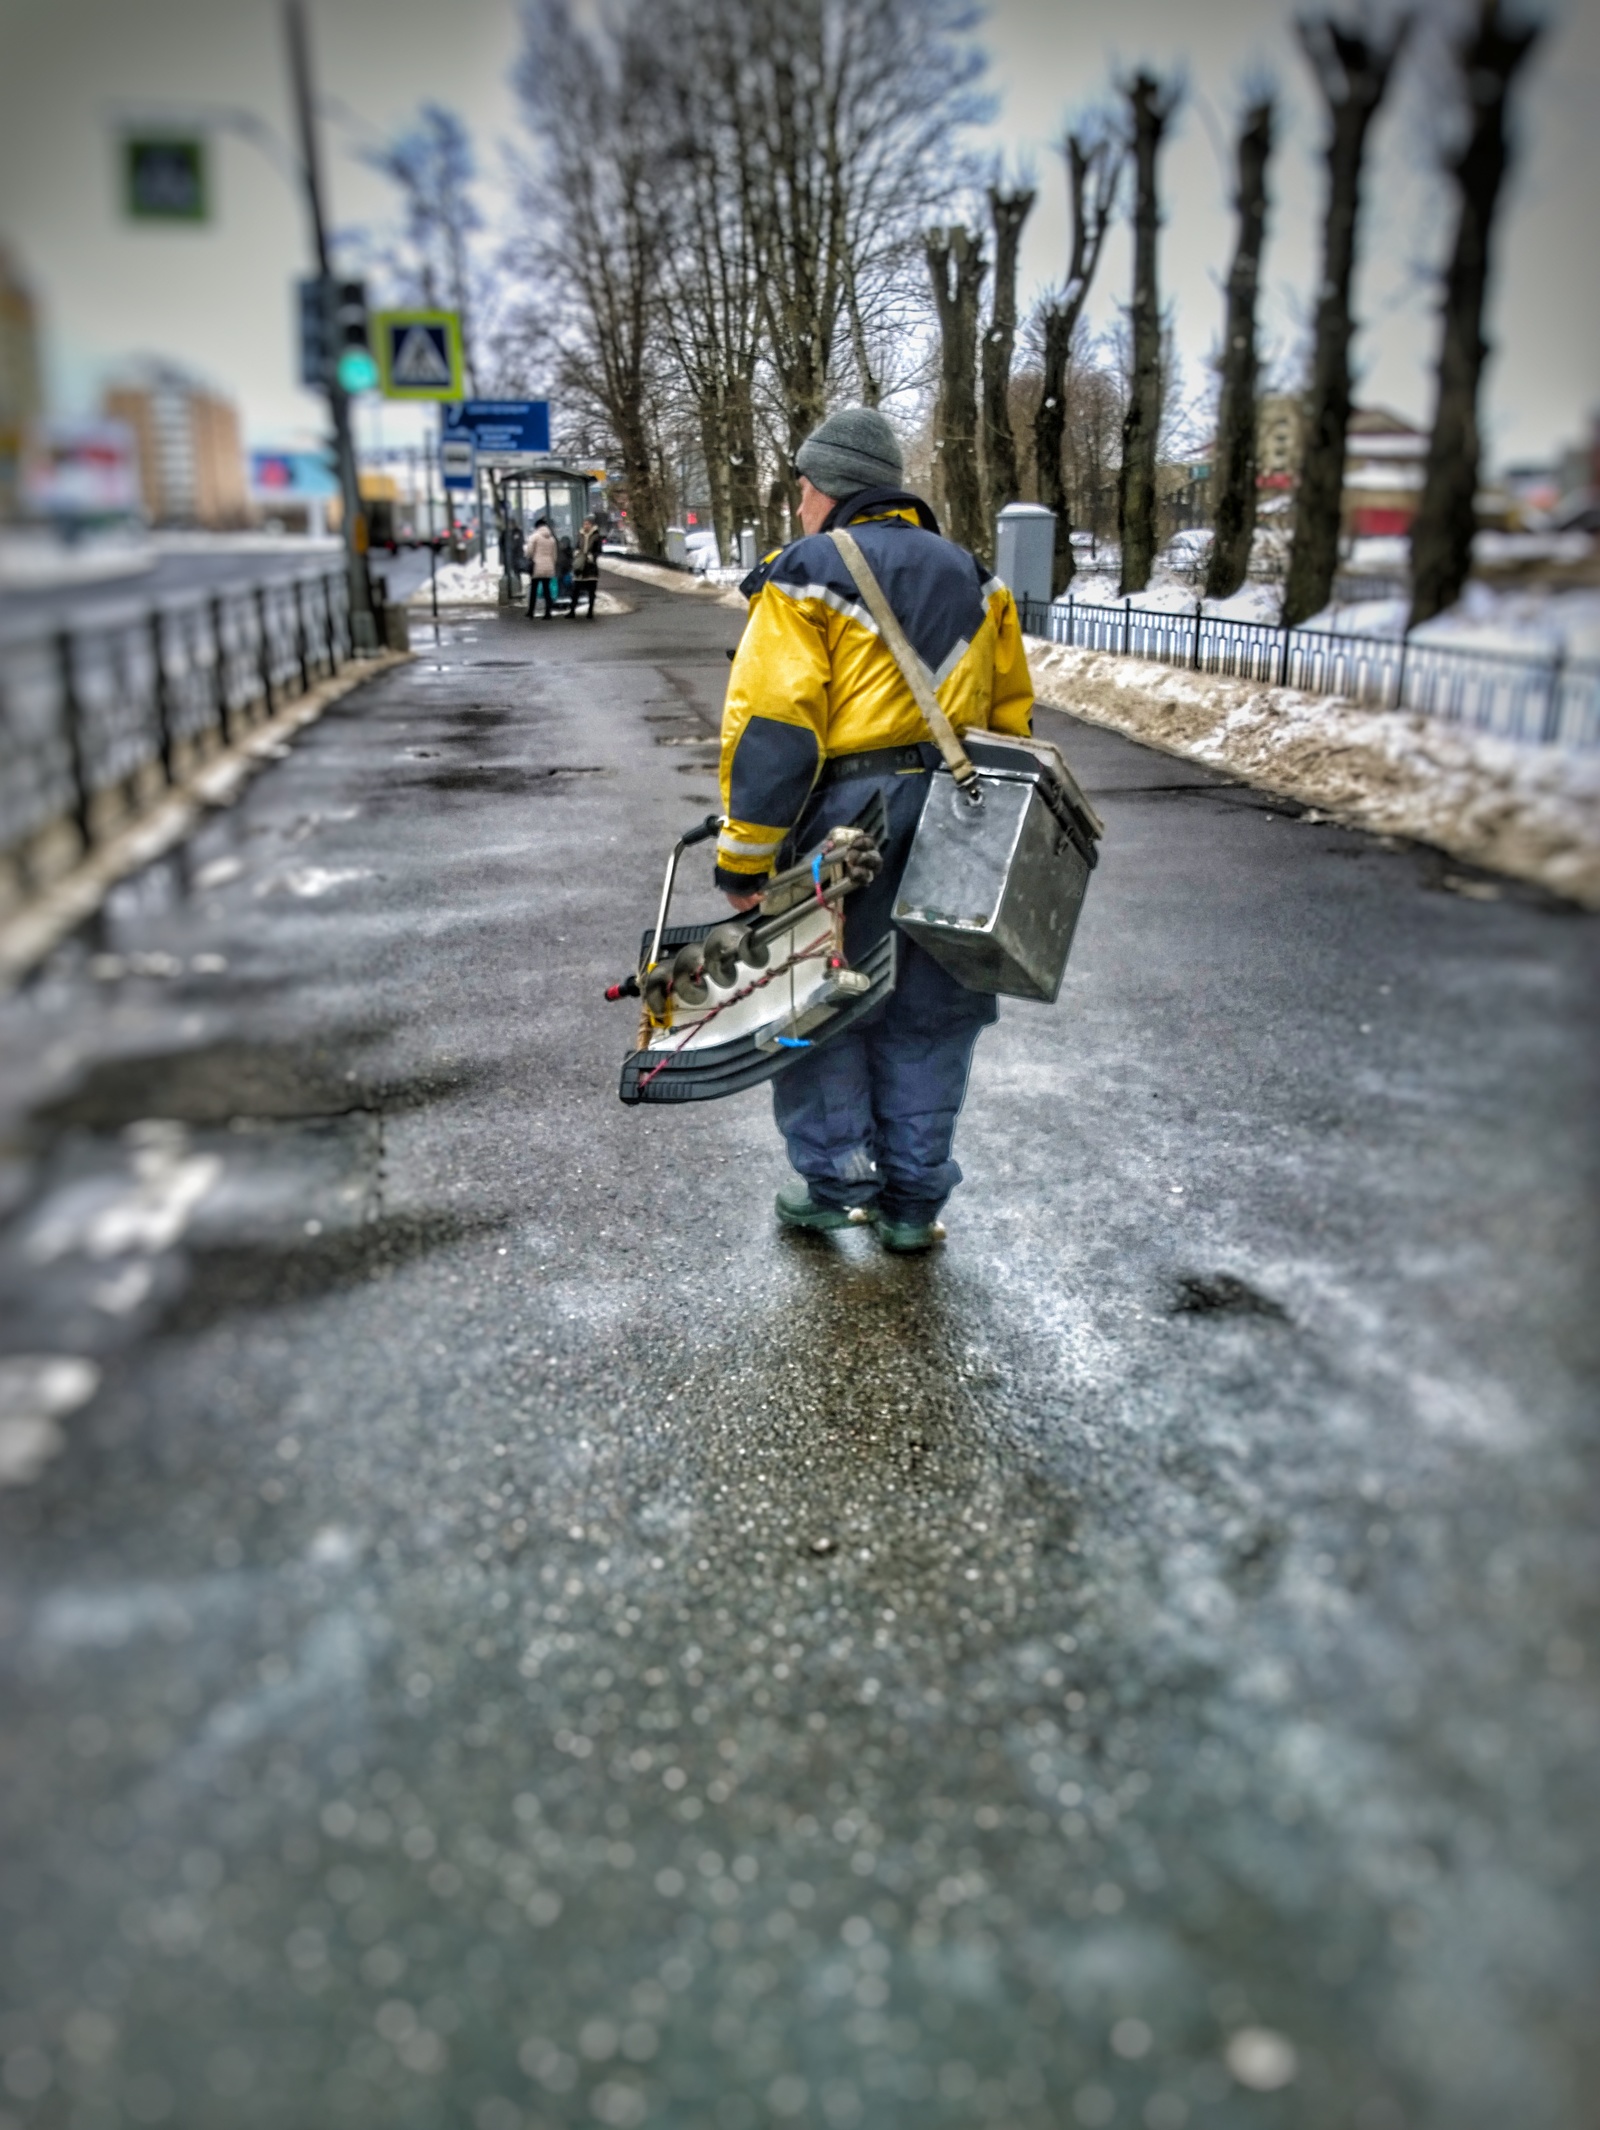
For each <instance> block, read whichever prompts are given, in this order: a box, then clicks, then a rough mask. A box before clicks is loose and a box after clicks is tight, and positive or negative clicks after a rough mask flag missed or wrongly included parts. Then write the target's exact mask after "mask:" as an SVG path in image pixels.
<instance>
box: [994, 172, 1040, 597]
mask: <svg viewBox="0 0 1600 2130" xmlns="http://www.w3.org/2000/svg"><path fill="white" fill-rule="evenodd" d="M1037 197H1038V195H1037V194H1036V193H1035V192H1034V191H1033V189H1032V188H1031V187H1028V188H1026V189H1024V188H1023V187H1020V186H1019V187H1018V188H1017V190H1016V191H1014V192H1006V191H1003V190H1002V189H1001V187H1000V186H999V185H998V184H995V185H991V186H990V187H989V219H990V221H991V223H992V224H993V226H994V287H993V290H992V292H991V295H990V299H989V330H988V331H987V332H986V333H985V334H984V336H983V357H982V364H981V367H982V372H983V477H984V527H985V533H986V535H987V542H988V543H992V542H993V540H994V521H995V519H996V518H997V517H999V515H1000V513H1001V511H1002V510H1004V508H1005V507H1006V505H1007V504H1008V503H1012V502H1015V500H1016V498H1017V496H1018V495H1019V494H1020V493H1021V489H1020V486H1019V484H1018V477H1017V438H1016V432H1015V430H1014V429H1013V428H1012V426H1011V403H1010V394H1011V363H1012V358H1013V355H1014V353H1015V350H1016V344H1017V251H1018V248H1019V246H1020V245H1021V242H1022V229H1023V224H1024V223H1025V222H1026V221H1027V219H1028V216H1029V215H1030V214H1031V213H1032V211H1033V203H1034V200H1035V199H1036V198H1037ZM983 552H984V553H985V554H986V555H992V553H993V547H992V544H986V545H985V547H984V550H983Z"/></svg>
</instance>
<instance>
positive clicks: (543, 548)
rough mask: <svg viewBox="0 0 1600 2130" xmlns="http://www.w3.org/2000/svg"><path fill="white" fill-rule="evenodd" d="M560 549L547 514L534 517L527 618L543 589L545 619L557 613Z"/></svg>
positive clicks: (531, 615)
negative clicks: (545, 516)
mask: <svg viewBox="0 0 1600 2130" xmlns="http://www.w3.org/2000/svg"><path fill="white" fill-rule="evenodd" d="M560 560H561V551H560V549H559V548H558V547H557V545H556V536H555V534H554V532H552V530H551V529H550V521H549V519H548V518H537V519H535V521H534V527H533V538H532V539H531V540H530V541H529V542H528V571H529V582H528V619H529V620H530V621H532V620H533V619H534V618H535V615H536V610H537V608H538V603H539V598H540V595H541V593H542V594H543V597H544V614H545V619H546V621H549V620H551V619H552V618H553V617H554V614H555V611H556V600H557V597H558V596H559V592H560V586H559V583H558V581H557V580H558V577H559V574H560Z"/></svg>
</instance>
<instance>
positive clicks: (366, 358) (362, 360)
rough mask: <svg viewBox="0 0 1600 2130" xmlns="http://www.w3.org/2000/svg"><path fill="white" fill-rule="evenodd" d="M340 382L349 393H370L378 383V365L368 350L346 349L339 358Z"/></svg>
mask: <svg viewBox="0 0 1600 2130" xmlns="http://www.w3.org/2000/svg"><path fill="white" fill-rule="evenodd" d="M339 382H340V384H341V385H343V387H344V389H345V390H346V391H347V392H370V391H371V390H372V388H373V386H374V385H375V384H376V383H377V382H378V365H377V363H376V362H375V361H374V360H373V358H372V355H371V353H370V352H369V351H368V350H367V349H366V348H346V349H345V350H344V352H343V354H342V355H341V356H340V357H339Z"/></svg>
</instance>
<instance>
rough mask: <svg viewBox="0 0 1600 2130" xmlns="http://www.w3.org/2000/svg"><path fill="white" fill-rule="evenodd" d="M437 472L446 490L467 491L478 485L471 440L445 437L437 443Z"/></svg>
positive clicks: (466, 436) (475, 453) (476, 459)
mask: <svg viewBox="0 0 1600 2130" xmlns="http://www.w3.org/2000/svg"><path fill="white" fill-rule="evenodd" d="M439 470H440V472H441V473H442V474H443V476H444V485H445V486H446V488H465V489H468V490H469V491H470V490H471V489H473V488H475V487H476V486H477V484H478V454H477V452H476V451H475V450H474V449H473V448H472V438H471V437H470V436H469V435H464V436H446V437H443V438H441V439H440V443H439Z"/></svg>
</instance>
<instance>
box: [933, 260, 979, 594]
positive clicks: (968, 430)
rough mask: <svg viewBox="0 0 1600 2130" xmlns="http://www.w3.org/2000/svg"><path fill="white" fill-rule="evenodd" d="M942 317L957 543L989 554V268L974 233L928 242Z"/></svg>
mask: <svg viewBox="0 0 1600 2130" xmlns="http://www.w3.org/2000/svg"><path fill="white" fill-rule="evenodd" d="M923 249H924V251H925V252H926V254H927V259H928V275H929V278H930V279H931V281H932V283H933V300H934V303H935V305H936V306H937V308H938V312H939V345H940V362H939V405H940V423H939V429H938V432H937V433H936V435H935V438H934V444H935V448H936V449H937V450H938V452H939V457H940V461H941V463H942V466H943V470H944V492H945V498H946V502H947V504H948V508H949V512H950V523H949V527H948V531H949V533H950V537H951V538H952V539H953V540H957V541H959V542H960V544H961V545H962V546H963V547H969V548H971V549H972V551H973V553H974V554H982V553H984V552H985V550H986V548H987V545H988V543H987V541H986V539H985V537H984V526H983V492H982V489H981V488H980V486H979V483H978V395H977V369H978V292H979V290H980V289H981V288H982V286H983V276H984V272H985V270H986V265H987V262H986V261H985V259H984V256H983V246H982V244H981V243H980V242H979V240H978V238H976V237H975V236H974V235H973V234H972V232H971V230H969V229H960V228H951V229H931V230H929V232H928V234H927V235H926V237H925V238H924V239H923Z"/></svg>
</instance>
